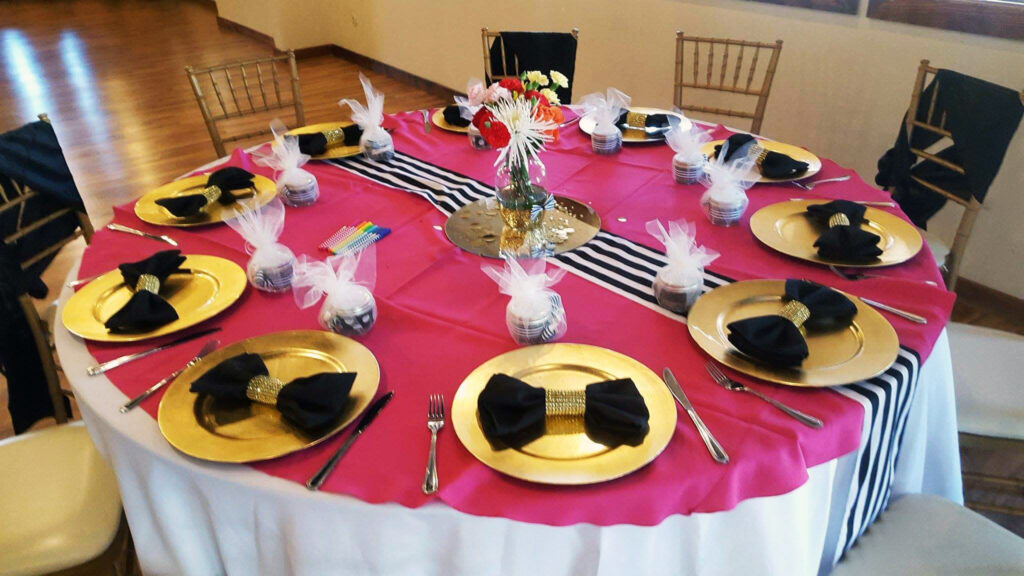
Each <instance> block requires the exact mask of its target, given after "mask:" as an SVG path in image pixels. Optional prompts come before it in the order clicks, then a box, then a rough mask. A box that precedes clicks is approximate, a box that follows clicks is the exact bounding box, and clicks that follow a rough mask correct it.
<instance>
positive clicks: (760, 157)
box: [750, 146, 768, 168]
mask: <svg viewBox="0 0 1024 576" xmlns="http://www.w3.org/2000/svg"><path fill="white" fill-rule="evenodd" d="M750 153H751V155H753V154H756V155H757V167H758V168H760V167H761V163H762V162H764V159H765V158H767V157H768V150H766V149H765V148H763V147H761V146H754V147H752V148H751V149H750Z"/></svg>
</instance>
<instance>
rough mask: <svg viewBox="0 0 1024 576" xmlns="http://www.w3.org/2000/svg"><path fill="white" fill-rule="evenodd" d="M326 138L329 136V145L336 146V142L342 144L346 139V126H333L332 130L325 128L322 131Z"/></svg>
mask: <svg viewBox="0 0 1024 576" xmlns="http://www.w3.org/2000/svg"><path fill="white" fill-rule="evenodd" d="M322 134H323V135H324V138H327V145H328V146H334V145H335V144H341V143H343V142H344V141H345V129H344V128H332V129H330V130H324V131H323V132H322Z"/></svg>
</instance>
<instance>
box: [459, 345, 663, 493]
mask: <svg viewBox="0 0 1024 576" xmlns="http://www.w3.org/2000/svg"><path fill="white" fill-rule="evenodd" d="M499 372H503V373H505V374H508V375H510V376H513V377H515V378H520V379H522V380H523V381H525V382H527V383H528V384H530V385H532V386H542V387H545V388H554V389H563V390H578V389H582V388H583V387H585V386H586V385H587V384H592V383H594V382H600V381H603V380H611V379H616V378H632V379H633V382H635V383H636V387H637V389H638V390H639V391H640V394H641V395H642V396H643V397H644V402H645V403H646V404H647V409H648V410H649V411H650V414H651V418H650V432H648V433H647V437H646V438H644V441H643V443H642V444H640V445H639V446H618V447H615V448H609V447H607V446H604V445H603V444H598V443H596V442H594V441H592V440H590V439H589V438H588V437H587V435H586V433H584V432H583V428H582V426H583V424H582V421H577V420H571V421H567V422H561V423H559V424H557V425H556V424H555V423H554V422H549V429H548V434H545V435H544V436H542V437H540V438H538V439H536V440H534V441H533V442H530V443H529V444H527V445H526V446H523V447H522V448H520V449H515V448H508V449H505V450H495V449H494V448H492V447H491V444H490V442H488V441H487V438H486V437H485V436H484V433H483V430H482V429H481V428H480V420H479V418H478V416H477V407H476V404H477V398H478V397H479V396H480V392H482V391H483V389H484V386H486V384H487V381H488V380H489V379H490V377H491V376H492V375H494V374H496V373H499ZM452 424H453V425H454V427H455V433H456V434H457V435H458V437H459V440H460V441H461V442H462V445H463V446H465V447H466V449H467V450H469V452H470V453H471V454H473V456H475V457H476V458H477V459H478V460H480V461H481V462H483V463H484V464H486V465H487V466H489V467H491V468H493V469H495V470H497V471H498V472H502V473H504V474H508V475H509V476H512V477H514V478H519V479H520V480H526V481H529V482H540V483H544V484H593V483H597V482H604V481H607V480H612V479H615V478H619V477H621V476H625V475H626V474H629V473H630V472H633V471H635V470H638V469H640V468H642V467H644V466H645V465H647V464H648V463H649V462H651V461H652V460H654V459H655V458H656V457H657V456H658V454H661V451H662V450H664V449H665V446H667V445H668V442H669V440H671V439H672V434H673V433H674V432H675V428H676V405H675V401H674V400H673V399H672V396H671V394H670V393H669V391H668V388H666V387H665V383H664V382H662V381H661V379H659V378H658V376H657V374H655V373H654V372H651V370H650V369H648V368H647V367H646V366H644V365H643V364H641V363H639V362H637V361H636V360H634V359H632V358H630V357H628V356H625V355H623V354H619V353H618V352H613V351H611V350H606V349H604V348H598V347H597V346H587V345H584V344H544V345H541V346H529V347H526V348H519V349H518V350H513V351H511V352H507V353H505V354H502V355H500V356H496V357H494V358H492V359H490V360H488V361H487V362H484V363H483V364H481V365H480V366H479V367H478V368H476V369H475V370H473V371H472V372H471V373H470V374H469V376H467V377H466V380H465V381H463V383H462V385H461V386H459V390H458V391H457V392H456V393H455V400H454V401H453V402H452ZM552 428H554V430H552Z"/></svg>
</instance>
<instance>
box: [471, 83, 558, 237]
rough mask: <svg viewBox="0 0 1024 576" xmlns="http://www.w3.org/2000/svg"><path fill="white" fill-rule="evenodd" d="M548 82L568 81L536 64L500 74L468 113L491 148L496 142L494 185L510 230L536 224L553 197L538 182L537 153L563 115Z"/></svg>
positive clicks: (552, 136)
mask: <svg viewBox="0 0 1024 576" xmlns="http://www.w3.org/2000/svg"><path fill="white" fill-rule="evenodd" d="M552 83H553V84H554V85H557V86H563V87H568V85H569V81H568V79H567V78H566V77H565V76H564V75H562V74H561V73H559V72H557V71H555V70H552V71H551V76H550V77H548V76H547V75H545V74H543V73H541V72H538V71H536V70H533V71H529V72H523V73H522V74H521V75H520V76H519V77H511V78H505V79H503V80H501V81H500V82H498V83H497V84H492V85H491V86H490V87H489V88H487V89H486V91H487V92H488V93H489V94H487V96H486V97H485V98H484V101H483V105H482V106H481V108H480V109H479V110H477V112H476V113H475V114H474V115H473V122H472V124H473V127H474V128H476V129H477V130H479V132H480V135H481V136H482V137H483V138H484V140H486V141H487V143H488V144H490V145H491V146H492V147H494V148H499V149H500V151H499V153H498V158H497V160H495V162H494V165H495V166H498V171H497V175H496V177H495V190H496V193H497V197H498V206H499V210H500V212H501V216H502V218H503V219H504V220H505V223H506V224H507V225H508V226H510V227H512V228H514V229H516V230H527V229H531V228H535V227H537V226H538V225H539V224H540V223H541V222H542V221H543V218H544V212H545V211H546V210H548V209H551V208H553V207H554V197H553V196H551V194H548V192H547V190H545V189H544V188H543V187H542V186H541V185H540V183H541V182H542V181H543V178H544V174H545V169H544V164H543V163H542V162H541V161H540V153H541V152H542V151H544V147H545V145H546V144H547V143H548V142H553V141H556V140H557V139H558V127H559V125H560V124H561V123H562V121H563V120H564V119H565V118H564V116H563V115H562V109H561V108H559V106H558V105H559V102H558V96H557V95H556V94H555V91H554V90H552V89H551V88H549V87H548V86H551V85H552Z"/></svg>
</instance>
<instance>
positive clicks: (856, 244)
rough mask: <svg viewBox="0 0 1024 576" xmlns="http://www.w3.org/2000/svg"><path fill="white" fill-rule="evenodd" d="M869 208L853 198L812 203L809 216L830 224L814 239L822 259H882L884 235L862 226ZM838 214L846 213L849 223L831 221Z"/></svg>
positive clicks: (854, 260) (819, 221) (844, 214)
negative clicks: (852, 199) (881, 246)
mask: <svg viewBox="0 0 1024 576" xmlns="http://www.w3.org/2000/svg"><path fill="white" fill-rule="evenodd" d="M865 210H866V208H865V207H864V206H863V205H861V204H857V203H856V202H850V201H849V200H833V201H832V202H829V203H828V204H811V205H810V206H808V207H807V214H808V216H810V217H811V218H812V219H814V220H815V221H816V222H818V223H820V224H823V225H825V226H829V228H828V230H825V232H823V233H822V234H821V236H818V239H817V240H816V241H815V242H814V246H815V247H816V248H817V249H818V255H819V256H821V257H822V258H829V259H832V260H847V261H852V262H867V261H870V260H874V259H875V258H878V257H879V256H880V255H881V254H882V249H881V248H879V247H878V242H879V241H880V240H881V238H879V237H878V235H877V234H872V233H871V232H868V231H867V230H862V229H861V228H860V225H861V223H862V222H864V211H865ZM836 214H842V215H843V216H845V217H846V221H847V222H849V224H846V223H836V224H834V225H833V223H830V220H831V219H832V217H833V216H835V215H836Z"/></svg>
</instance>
